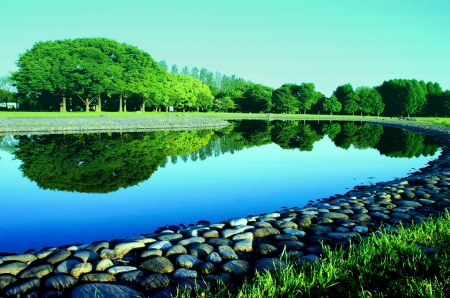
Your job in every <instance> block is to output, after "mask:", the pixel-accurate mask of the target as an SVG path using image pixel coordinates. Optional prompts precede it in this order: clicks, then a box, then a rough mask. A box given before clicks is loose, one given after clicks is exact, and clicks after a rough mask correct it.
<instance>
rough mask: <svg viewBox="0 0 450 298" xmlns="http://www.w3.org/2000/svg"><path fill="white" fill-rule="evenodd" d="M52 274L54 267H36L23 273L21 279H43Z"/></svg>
mask: <svg viewBox="0 0 450 298" xmlns="http://www.w3.org/2000/svg"><path fill="white" fill-rule="evenodd" d="M52 272H53V266H52V265H49V264H46V265H40V266H36V267H33V268H30V269H27V270H24V271H22V273H21V274H20V278H31V277H37V278H42V277H44V276H46V275H47V274H50V273H52Z"/></svg>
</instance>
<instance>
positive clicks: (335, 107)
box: [323, 95, 342, 115]
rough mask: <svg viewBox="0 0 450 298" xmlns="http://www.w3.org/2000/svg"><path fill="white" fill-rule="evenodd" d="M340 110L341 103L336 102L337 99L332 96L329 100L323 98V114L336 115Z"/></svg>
mask: <svg viewBox="0 0 450 298" xmlns="http://www.w3.org/2000/svg"><path fill="white" fill-rule="evenodd" d="M341 109H342V105H341V103H340V102H339V101H338V100H337V97H336V96H334V95H332V96H331V97H330V98H325V99H324V101H323V110H324V111H325V112H328V111H329V112H330V114H331V115H332V114H333V113H338V112H340V111H341Z"/></svg>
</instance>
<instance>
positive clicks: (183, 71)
mask: <svg viewBox="0 0 450 298" xmlns="http://www.w3.org/2000/svg"><path fill="white" fill-rule="evenodd" d="M181 74H182V75H185V76H188V75H190V74H191V72H190V71H189V68H188V67H187V66H185V67H183V69H182V70H181Z"/></svg>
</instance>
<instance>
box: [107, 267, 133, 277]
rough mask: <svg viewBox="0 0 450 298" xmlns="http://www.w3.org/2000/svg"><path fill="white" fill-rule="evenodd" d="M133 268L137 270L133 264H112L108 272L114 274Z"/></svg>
mask: <svg viewBox="0 0 450 298" xmlns="http://www.w3.org/2000/svg"><path fill="white" fill-rule="evenodd" d="M135 270H137V268H136V267H133V266H114V267H111V268H109V269H108V274H111V275H116V274H119V273H125V272H130V271H135Z"/></svg>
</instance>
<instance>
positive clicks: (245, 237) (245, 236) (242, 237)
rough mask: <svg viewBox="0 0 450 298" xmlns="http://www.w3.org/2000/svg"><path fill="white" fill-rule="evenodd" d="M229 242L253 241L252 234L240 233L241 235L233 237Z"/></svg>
mask: <svg viewBox="0 0 450 298" xmlns="http://www.w3.org/2000/svg"><path fill="white" fill-rule="evenodd" d="M231 240H233V241H240V240H250V241H252V240H253V233H251V232H246V233H242V234H237V235H234V236H233V237H232V238H231Z"/></svg>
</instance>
